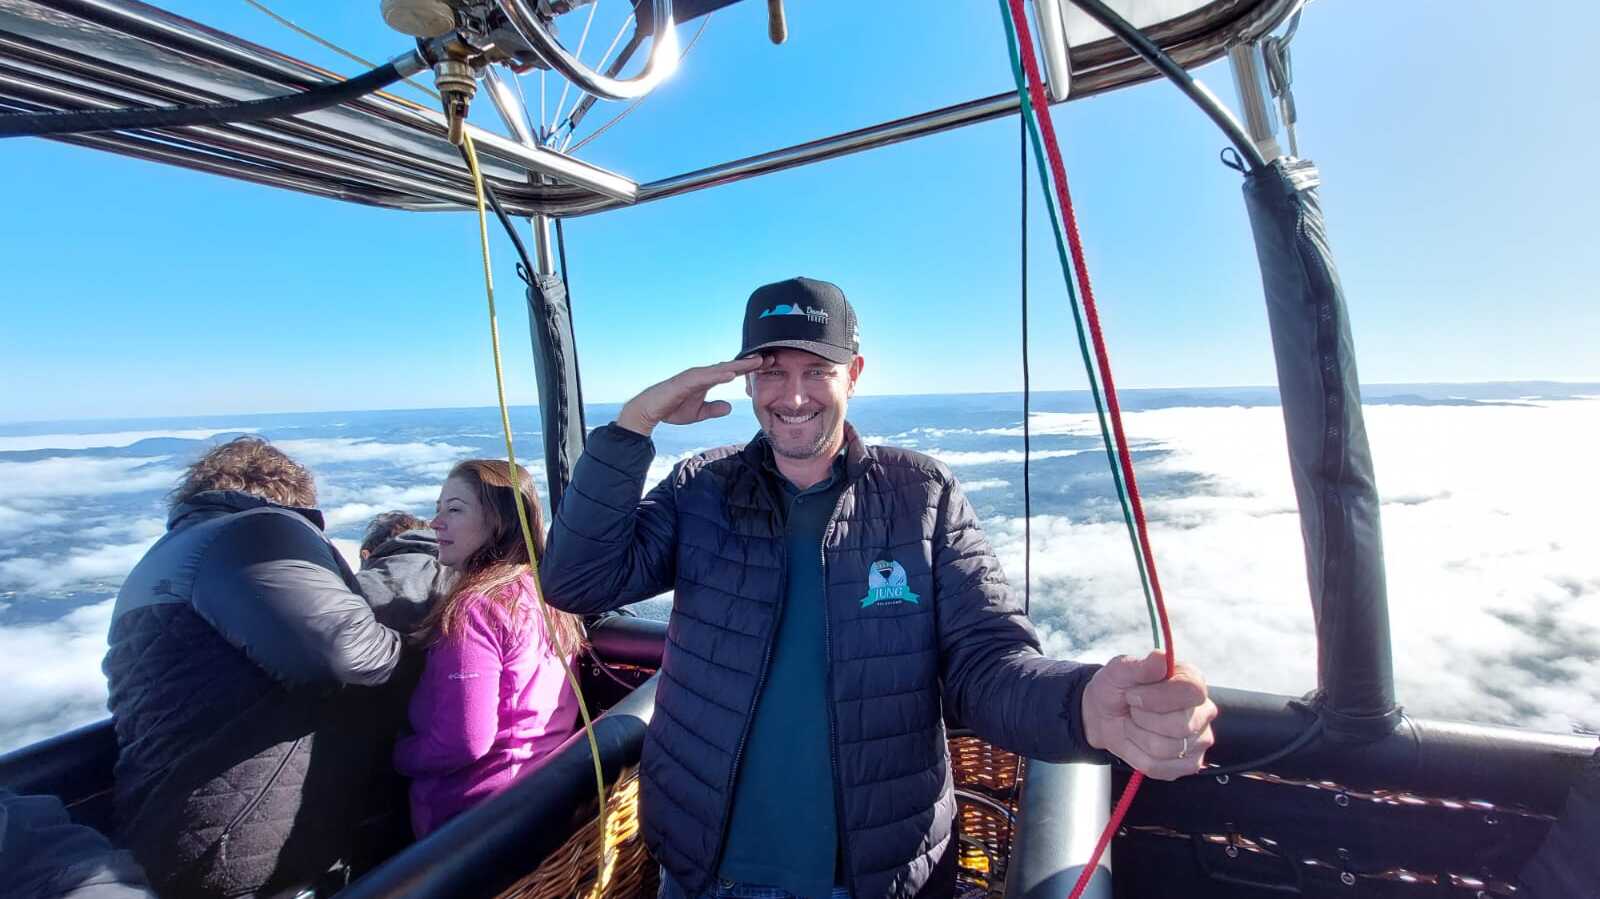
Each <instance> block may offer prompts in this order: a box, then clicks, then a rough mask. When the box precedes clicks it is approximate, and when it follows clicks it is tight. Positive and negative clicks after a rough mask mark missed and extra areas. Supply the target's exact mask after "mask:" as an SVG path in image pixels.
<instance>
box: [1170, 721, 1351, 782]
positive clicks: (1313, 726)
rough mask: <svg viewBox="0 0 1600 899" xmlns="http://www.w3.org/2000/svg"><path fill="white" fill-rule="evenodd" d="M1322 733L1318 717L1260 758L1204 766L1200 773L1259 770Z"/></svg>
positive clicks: (1298, 749)
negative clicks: (1279, 746) (1291, 738)
mask: <svg viewBox="0 0 1600 899" xmlns="http://www.w3.org/2000/svg"><path fill="white" fill-rule="evenodd" d="M1321 734H1322V719H1321V718H1318V719H1317V720H1315V721H1313V722H1311V723H1310V724H1308V725H1306V729H1305V730H1303V731H1301V732H1300V735H1299V736H1297V737H1295V738H1294V739H1293V740H1290V741H1289V742H1288V743H1287V744H1286V745H1284V746H1283V747H1282V748H1280V749H1277V750H1275V751H1273V752H1269V753H1267V754H1266V755H1264V756H1262V757H1260V758H1257V759H1251V760H1250V761H1248V762H1240V763H1238V764H1237V765H1224V766H1221V767H1217V768H1203V769H1201V770H1200V772H1199V773H1200V774H1209V775H1211V776H1213V777H1222V776H1223V775H1227V774H1238V773H1239V772H1241V771H1258V770H1260V769H1262V768H1265V767H1266V766H1268V765H1270V764H1272V763H1273V762H1279V761H1282V760H1284V759H1286V758H1288V757H1289V756H1291V755H1294V754H1295V753H1297V752H1299V751H1300V750H1302V749H1304V748H1306V747H1307V746H1308V745H1310V744H1311V741H1312V740H1315V739H1316V738H1317V737H1318V736H1320V735H1321Z"/></svg>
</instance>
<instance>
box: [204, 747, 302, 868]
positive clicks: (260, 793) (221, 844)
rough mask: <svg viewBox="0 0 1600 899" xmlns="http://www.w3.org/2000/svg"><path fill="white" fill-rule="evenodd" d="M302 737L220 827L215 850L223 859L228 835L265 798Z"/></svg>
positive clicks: (226, 848) (225, 854) (286, 765)
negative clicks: (253, 795)
mask: <svg viewBox="0 0 1600 899" xmlns="http://www.w3.org/2000/svg"><path fill="white" fill-rule="evenodd" d="M304 739H305V737H296V738H295V741H294V743H292V744H290V746H289V751H288V752H286V753H284V754H283V758H281V759H279V760H278V767H276V768H274V769H273V771H272V776H271V777H269V778H267V782H266V784H264V785H263V786H262V787H261V789H260V790H257V791H256V795H255V797H254V798H252V799H251V800H250V802H249V804H248V805H246V806H245V807H244V808H243V809H240V811H239V814H237V815H234V816H233V820H232V821H229V822H228V826H227V827H224V828H222V835H221V836H219V837H218V838H217V845H218V850H217V851H218V854H219V856H220V857H221V859H222V860H223V861H226V860H227V858H228V837H229V836H230V835H231V834H232V833H233V829H234V828H235V827H238V826H239V823H240V822H241V821H243V820H244V819H245V818H247V817H249V816H250V813H251V812H253V811H255V810H256V806H258V805H260V804H261V800H263V799H265V798H267V793H269V792H271V791H272V787H273V786H274V785H275V784H277V782H278V778H279V776H281V775H282V774H283V769H284V768H286V767H288V765H289V759H291V758H293V757H294V754H295V751H296V750H298V749H299V748H300V741H301V740H304Z"/></svg>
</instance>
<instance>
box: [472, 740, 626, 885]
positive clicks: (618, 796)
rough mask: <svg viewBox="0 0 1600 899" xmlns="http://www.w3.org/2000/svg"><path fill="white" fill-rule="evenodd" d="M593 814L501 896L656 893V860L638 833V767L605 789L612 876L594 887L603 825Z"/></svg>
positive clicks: (607, 836)
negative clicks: (598, 822) (600, 833)
mask: <svg viewBox="0 0 1600 899" xmlns="http://www.w3.org/2000/svg"><path fill="white" fill-rule="evenodd" d="M596 820H597V819H591V820H590V821H589V822H588V823H586V824H584V825H583V827H582V828H580V829H579V830H578V832H577V833H574V834H573V835H572V836H570V837H568V838H567V841H566V842H565V843H563V844H561V848H559V849H557V850H556V851H555V852H553V853H551V854H550V857H549V858H547V859H545V861H544V864H542V865H540V866H539V868H538V869H537V870H535V871H534V872H533V873H532V874H529V875H528V876H527V877H524V878H522V879H521V880H519V881H517V883H516V885H515V886H513V887H511V889H509V890H506V891H505V892H504V893H501V894H500V896H501V899H573V897H584V899H636V897H648V896H654V895H655V894H656V882H657V874H656V863H655V860H654V859H652V858H651V857H650V853H649V852H647V851H645V848H644V839H643V838H641V837H640V835H639V769H638V768H636V767H635V768H629V769H627V770H625V771H623V772H622V776H621V777H619V778H618V779H617V782H616V783H615V784H614V785H613V786H612V787H611V788H610V789H609V790H607V791H606V835H605V836H606V847H607V852H608V854H609V856H610V860H611V871H610V872H609V874H610V876H609V877H607V878H605V882H604V883H603V884H601V888H600V889H596V888H595V869H596V866H597V863H598V862H599V851H598V850H599V846H598V841H599V838H600V837H599V827H598V826H597V824H596Z"/></svg>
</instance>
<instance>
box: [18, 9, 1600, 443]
mask: <svg viewBox="0 0 1600 899" xmlns="http://www.w3.org/2000/svg"><path fill="white" fill-rule="evenodd" d="M163 5H165V6H167V7H169V8H172V9H174V10H175V11H177V12H179V13H181V14H185V15H189V16H191V17H194V18H197V19H199V20H200V21H203V22H206V23H208V24H211V25H214V26H216V27H219V28H222V29H224V30H228V31H232V32H234V33H238V34H241V35H244V36H245V37H247V38H249V39H251V40H255V41H257V42H260V43H264V44H268V45H271V46H274V47H277V48H279V49H282V50H284V51H286V52H288V53H291V54H293V55H297V56H301V57H303V58H306V59H309V60H312V61H314V62H318V63H321V64H324V65H327V66H328V67H330V68H334V69H336V70H338V71H342V72H346V73H352V72H353V71H354V69H355V68H356V67H355V66H354V64H352V63H348V62H345V61H343V60H340V59H339V58H337V57H333V56H331V55H330V54H328V53H326V51H323V50H321V48H318V47H316V46H314V45H311V44H309V43H308V42H306V41H305V40H304V39H303V38H300V37H298V36H296V35H294V34H292V33H290V32H287V31H284V30H283V29H282V28H281V27H280V26H278V25H276V24H274V23H273V22H271V21H270V20H268V19H266V18H265V17H264V16H262V15H261V14H260V13H258V12H256V11H254V10H252V9H251V8H249V7H248V6H246V5H245V4H244V3H242V2H237V3H235V2H218V0H204V2H202V0H186V2H171V0H169V2H166V3H164V4H163ZM934 6H937V9H938V15H937V16H934V17H928V16H925V15H924V16H914V15H912V14H911V13H912V11H922V10H927V9H930V8H933V7H934ZM277 7H278V8H279V9H280V10H281V11H282V12H284V13H285V14H287V15H289V16H291V17H292V18H295V19H297V20H298V21H300V22H301V23H302V24H305V25H308V26H310V27H313V28H314V29H316V30H318V31H320V32H322V33H324V34H326V35H327V36H329V37H330V38H333V39H334V40H337V41H340V42H341V43H344V44H346V45H347V46H349V47H351V48H352V49H356V50H358V51H360V52H363V53H365V54H367V55H369V56H374V57H387V56H390V55H393V54H394V53H396V52H399V51H400V50H402V49H404V46H405V42H404V41H403V40H402V39H400V38H399V37H398V36H397V35H394V34H392V33H390V32H388V31H387V29H385V28H384V26H383V25H382V24H381V22H380V21H379V19H378V17H377V14H376V4H374V3H360V4H339V5H329V4H321V3H312V2H305V0H302V2H291V0H279V3H278V4H277ZM1504 10H1505V7H1504V5H1503V4H1490V3H1487V2H1471V3H1457V4H1451V5H1450V6H1449V11H1448V15H1446V14H1445V13H1444V8H1443V7H1441V6H1438V5H1432V4H1388V3H1382V4H1380V3H1377V2H1374V0H1341V2H1331V0H1320V2H1315V3H1313V4H1311V6H1310V8H1309V9H1308V10H1307V12H1306V15H1305V20H1304V23H1303V25H1302V28H1301V30H1300V34H1299V36H1298V37H1297V39H1296V41H1295V44H1294V62H1295V76H1296V77H1295V90H1296V97H1297V100H1298V102H1299V107H1300V110H1301V118H1302V121H1301V125H1300V145H1301V148H1302V151H1303V152H1304V153H1305V155H1307V156H1309V157H1310V158H1312V159H1314V160H1316V161H1317V162H1318V163H1319V164H1320V165H1321V167H1322V171H1323V174H1324V179H1325V186H1324V193H1323V200H1324V206H1325V209H1326V211H1327V216H1328V221H1329V227H1330V230H1331V235H1332V239H1333V244H1334V249H1335V252H1336V255H1337V258H1338V260H1339V263H1340V266H1341V273H1342V277H1343V281H1344V285H1345V288H1346V291H1347V295H1348V299H1349V303H1350V307H1351V316H1352V323H1353V327H1354V332H1355V337H1356V345H1357V349H1358V356H1359V359H1360V366H1361V373H1362V376H1363V378H1364V379H1365V380H1367V381H1369V382H1380V381H1382V382H1398V381H1487V380H1521V379H1541V378H1549V379H1558V380H1597V379H1600V363H1596V362H1595V359H1596V358H1597V356H1596V353H1595V352H1594V350H1593V349H1592V348H1591V346H1590V344H1591V342H1592V339H1593V338H1592V335H1593V334H1595V333H1596V332H1597V330H1600V329H1597V326H1600V311H1597V310H1600V305H1597V304H1596V303H1595V302H1594V300H1595V293H1596V291H1595V288H1594V286H1593V283H1594V277H1593V267H1594V263H1593V259H1594V253H1593V251H1592V248H1591V244H1592V241H1593V236H1594V226H1593V222H1592V213H1591V212H1590V210H1592V209H1594V208H1595V207H1596V206H1597V205H1600V204H1597V201H1600V187H1597V185H1596V183H1595V181H1594V179H1590V178H1586V177H1582V176H1581V173H1582V172H1584V171H1586V170H1587V169H1588V168H1589V167H1591V165H1592V160H1593V158H1594V149H1593V146H1594V140H1595V138H1596V136H1597V133H1596V132H1597V127H1600V126H1597V125H1596V122H1597V116H1596V113H1597V112H1600V109H1597V107H1600V92H1596V91H1595V89H1594V87H1593V84H1592V80H1591V77H1590V75H1589V73H1588V72H1587V71H1585V70H1584V68H1583V66H1582V62H1581V60H1580V59H1579V58H1578V56H1577V55H1576V54H1572V53H1557V52H1552V50H1551V44H1550V43H1549V41H1548V29H1549V28H1550V25H1551V23H1552V22H1557V23H1560V28H1561V30H1562V31H1564V32H1567V33H1585V32H1593V31H1594V29H1595V26H1596V25H1597V24H1600V13H1597V12H1596V10H1595V9H1594V8H1593V7H1591V6H1589V5H1587V4H1578V3H1564V4H1557V3H1541V4H1538V10H1537V11H1529V12H1528V14H1526V15H1519V16H1516V17H1508V16H1507V15H1506V14H1505V11H1504ZM685 38H687V33H686V34H685ZM1201 75H1202V77H1203V78H1204V79H1205V80H1206V81H1207V83H1208V84H1210V85H1211V86H1212V87H1213V88H1214V89H1216V90H1217V92H1218V93H1219V94H1221V95H1222V96H1224V97H1225V98H1227V99H1230V100H1231V98H1232V89H1231V84H1230V81H1229V78H1228V73H1227V70H1226V68H1225V67H1224V66H1221V65H1213V66H1212V67H1210V68H1208V69H1206V70H1204V71H1203V72H1202V73H1201ZM536 84H537V82H536V81H531V82H529V85H530V87H531V86H533V85H536ZM1008 86H1009V72H1008V70H1007V64H1006V57H1005V48H1004V41H1003V39H1002V36H1001V29H1000V20H999V14H998V7H997V6H996V5H995V4H994V3H992V2H988V0H969V2H963V3H954V4H937V5H930V4H921V3H912V2H909V0H894V2H889V0H884V2H881V3H867V4H862V3H847V2H843V0H828V2H823V0H814V2H807V3H803V4H799V3H797V4H791V9H790V41H789V43H788V44H786V45H784V46H782V47H773V46H771V45H769V44H768V43H767V42H766V39H765V22H764V4H758V3H745V4H742V5H741V6H736V7H734V8H731V9H729V10H725V11H723V12H720V13H718V14H716V16H715V17H714V18H713V19H712V21H711V23H710V25H709V28H708V29H707V32H706V34H705V36H704V38H703V39H702V40H701V41H700V43H699V45H698V46H697V47H696V48H695V49H694V51H693V53H692V54H691V55H690V56H689V57H688V59H687V60H686V62H685V64H684V66H683V68H682V70H681V71H680V73H679V75H678V76H677V77H676V78H675V80H674V81H672V82H671V83H669V84H668V85H667V86H665V87H664V88H662V89H661V90H659V91H658V92H657V94H656V95H654V96H652V97H651V98H650V99H649V100H647V101H646V102H645V104H644V105H643V106H642V107H641V108H640V109H639V111H638V112H637V113H636V114H634V115H633V116H632V117H631V118H630V119H628V120H627V121H626V122H624V123H623V124H621V125H619V126H618V127H617V128H615V129H613V130H612V131H611V132H609V133H607V134H606V135H605V136H604V137H602V138H600V139H599V140H597V141H596V142H595V143H594V144H592V145H591V147H590V148H586V150H585V153H584V155H585V157H586V158H588V159H590V160H592V161H594V162H596V163H598V164H601V165H605V166H607V167H611V168H613V169H616V170H617V171H620V172H623V173H625V174H627V175H629V176H631V177H634V178H636V179H638V180H640V181H647V180H653V179H656V178H660V177H665V176H669V175H672V174H676V173H678V172H681V171H685V170H688V169H692V168H697V167H700V166H703V165H707V164H711V163H715V162H719V161H723V160H726V159H731V158H734V157H737V156H741V155H745V154H748V153H754V152H760V151H763V150H767V149H772V148H775V147H779V146H784V145H788V144H791V143H795V142H799V141H802V140H807V139H811V138H815V137H819V136H822V135H825V134H831V133H835V132H838V131H842V130H846V129H850V128H855V127H860V126H863V125H867V124H872V123H875V122H878V121H882V120H886V119H890V118H894V117H897V116H902V115H907V114H911V113H914V112H919V111H922V110H925V109H929V108H933V107H936V106H941V105H945V104H948V103H954V102H958V101H962V100H966V99H971V98H973V97H977V96H984V95H988V94H992V93H996V92H998V91H1000V90H1004V89H1006V88H1007V87H1008ZM551 102H552V104H553V102H554V97H553V92H552V98H551ZM479 107H480V108H479V109H478V110H477V111H478V113H479V114H480V115H479V116H478V118H479V119H480V120H481V121H482V122H483V123H484V124H485V125H493V124H495V122H494V120H493V118H492V110H491V109H490V108H489V107H488V104H487V102H486V101H484V102H481V103H480V104H479ZM1054 115H1055V117H1056V123H1057V128H1058V130H1059V131H1060V133H1061V135H1062V139H1063V141H1064V151H1065V153H1066V157H1067V164H1068V170H1069V174H1070V177H1071V180H1072V187H1073V193H1074V198H1075V200H1076V201H1077V204H1078V211H1079V218H1080V222H1081V223H1082V226H1083V230H1084V235H1085V240H1086V244H1087V248H1088V253H1089V261H1090V270H1091V273H1092V274H1093V276H1094V280H1095V285H1096V292H1097V294H1098V295H1099V297H1100V301H1101V312H1102V317H1103V319H1104V322H1105V325H1106V329H1107V337H1108V340H1109V342H1110V346H1111V351H1112V357H1113V360H1114V362H1115V364H1116V372H1117V377H1118V382H1119V384H1121V385H1124V386H1217V385H1243V384H1270V383H1272V381H1273V370H1272V361H1271V351H1270V346H1269V343H1268V337H1267V326H1266V317H1265V314H1264V310H1263V308H1262V304H1261V299H1260V282H1259V274H1258V272H1257V269H1256V265H1255V257H1254V250H1253V248H1252V246H1251V244H1250V240H1249V229H1248V223H1247V221H1246V218H1245V214H1244V210H1243V206H1242V203H1241V201H1240V196H1239V179H1238V177H1237V175H1235V174H1234V173H1233V172H1231V171H1229V170H1228V169H1226V168H1223V167H1222V166H1221V165H1220V164H1218V163H1217V161H1216V158H1217V157H1216V154H1217V150H1218V149H1219V148H1220V147H1221V145H1222V140H1221V138H1220V136H1219V135H1218V134H1217V133H1216V132H1215V131H1214V130H1212V128H1211V126H1210V125H1209V123H1207V122H1206V120H1205V119H1204V118H1203V117H1202V116H1201V115H1200V114H1199V113H1198V112H1197V111H1195V110H1193V109H1192V108H1191V107H1189V106H1187V105H1186V104H1185V102H1184V101H1182V99H1181V98H1180V97H1179V96H1178V95H1177V94H1176V92H1175V91H1173V90H1172V89H1170V88H1168V87H1167V86H1165V85H1159V84H1158V85H1150V86H1145V87H1140V88H1136V89H1131V90H1127V91H1123V92H1119V93H1117V94H1113V95H1110V96H1105V97H1100V98H1095V99H1091V100H1088V101H1084V102H1080V103H1071V104H1067V105H1065V106H1058V107H1056V109H1055V110H1054ZM605 117H606V116H605V115H604V114H603V112H602V111H599V110H597V111H596V113H595V114H594V115H592V116H591V118H590V122H591V123H597V122H599V121H603V120H604V118H605ZM1017 164H1018V159H1017V123H1016V120H1015V119H1014V118H1013V119H1007V120H1002V121H999V122H993V123H988V124H985V125H980V126H976V127H973V128H969V129H965V130H963V131H959V132H954V133H948V134H944V135H940V136H936V137H934V138H931V139H928V140H924V141H921V142H917V143H912V144H902V145H897V146H894V147H890V148H885V149H879V150H875V151H871V152H868V153H864V154H858V155H855V156H851V157H847V158H845V159H842V160H838V161H835V162H832V163H830V164H826V165H823V166H820V167H812V168H808V169H802V170H798V171H792V172H788V173H783V174H780V175H776V176H772V177H769V178H766V179H759V180H756V181H753V182H745V183H742V184H737V185H732V186H729V187H725V188H721V189H716V190H712V191H707V192H702V193H698V194H693V195H688V196H684V197H679V198H675V199H671V200H666V201H662V202H659V203H654V204H647V205H644V206H640V207H637V208H632V209H625V210H619V211H616V212H612V213H607V214H604V215H600V216H593V217H585V218H580V219H574V220H571V221H569V222H568V223H567V238H568V256H569V261H570V265H571V278H572V289H573V294H574V301H575V317H576V321H577V328H578V337H579V350H580V355H581V357H582V359H583V362H584V365H585V370H584V386H585V388H586V390H587V392H588V397H587V398H588V399H590V400H594V401H613V400H622V399H626V398H627V397H628V396H629V395H631V394H632V393H633V392H635V391H636V390H638V389H639V388H641V387H643V386H645V385H646V384H648V383H651V382H653V381H655V380H658V379H660V378H662V377H666V376H668V375H670V374H672V373H673V372H674V371H676V370H678V369H680V368H682V367H684V366H687V365H692V364H699V363H703V362H709V361H715V360H717V359H720V358H725V357H726V356H727V355H729V354H731V352H732V351H733V350H734V349H735V347H736V343H737V340H738V314H739V310H740V309H741V308H742V303H743V300H744V297H745V296H746V295H747V294H748V293H749V291H750V290H751V289H752V288H754V287H755V286H757V285H759V284H761V283H764V282H767V281H771V280H776V279H779V278H783V277H787V276H790V275H794V274H807V275H811V276H813V277H820V278H827V279H829V280H833V281H836V282H838V283H839V284H840V285H842V286H843V287H844V289H845V290H846V292H847V293H848V294H849V295H850V296H851V298H852V300H853V301H854V302H855V303H856V305H857V308H858V311H859V313H860V318H861V321H862V331H863V342H864V347H863V352H864V353H865V355H866V356H867V359H868V365H867V370H866V373H865V375H864V379H863V382H862V390H863V392H867V393H930V392H958V391H959V392H966V391H997V390H1013V389H1016V388H1017V387H1018V385H1019V384H1020V373H1019V371H1018V364H1017V351H1018V335H1017V324H1018V319H1017V302H1018V301H1017V296H1018V293H1017V292H1018V271H1017V268H1018V259H1017V251H1018V245H1017V232H1018V222H1017V202H1018V192H1017ZM0 188H3V195H4V196H5V198H6V203H5V206H6V210H7V214H5V215H4V216H0V269H3V270H4V272H5V280H6V289H5V303H4V306H5V317H4V321H5V324H4V326H3V328H0V352H3V353H4V354H5V358H6V360H7V365H6V369H7V375H6V377H5V379H4V383H3V388H0V421H26V420H43V419H69V418H85V417H133V416H176V415H186V414H195V415H202V414H221V413H245V412H266V411H314V410H328V409H362V408H404V407H432V406H478V405H486V404H489V403H492V402H493V399H494V391H493V381H492V374H491V370H490V367H489V361H488V360H489V356H488V350H487V328H486V325H485V320H484V311H483V298H482V286H481V276H480V270H479V261H478V257H477V237H476V222H475V220H474V219H473V218H472V217H471V216H470V215H467V214H454V213H451V214H437V213H432V214H415V213H401V212H390V211H383V210H374V209H368V208H364V207H358V206H354V205H347V204H339V203H335V202H332V201H328V200H323V199H317V198H313V197H308V196H302V195H298V194H291V193H288V192H283V191H274V190H270V189H267V188H263V187H259V186H256V185H250V184H245V183H243V182H235V181H230V180H226V179H221V178H217V177H213V176H207V175H201V174H198V173H192V172H188V171H183V170H178V169H171V168H165V167H160V166H156V165H153V164H150V163H145V162H140V161H137V160H132V159H127V158H123V157H118V156H112V155H108V154H104V153H97V152H92V151H88V150H83V149H79V148H75V147H70V146H66V145H61V144H56V143H51V142H45V141H38V140H9V141H5V142H3V143H0ZM1036 189H1037V186H1035V191H1036ZM1032 205H1033V208H1034V209H1035V211H1036V212H1038V211H1040V210H1041V204H1039V203H1038V202H1037V193H1035V194H1034V195H1033V197H1032ZM1032 229H1033V236H1032V242H1031V244H1030V247H1031V249H1032V256H1033V262H1034V264H1033V266H1032V271H1031V275H1030V284H1031V286H1032V291H1033V300H1034V305H1033V308H1034V313H1033V315H1034V320H1033V329H1034V330H1033V333H1034V341H1035V342H1034V345H1033V346H1034V358H1035V381H1034V383H1035V386H1036V388H1038V389H1063V388H1073V387H1080V386H1082V384H1083V378H1082V374H1081V371H1079V369H1078V362H1077V359H1076V353H1075V351H1074V350H1073V337H1072V334H1071V330H1070V328H1071V326H1070V321H1069V319H1068V317H1067V315H1066V313H1065V301H1064V294H1063V292H1062V289H1061V281H1060V277H1059V272H1058V270H1057V269H1056V267H1055V261H1054V256H1053V253H1052V252H1051V246H1050V238H1049V234H1048V230H1047V227H1046V225H1045V222H1044V221H1043V219H1042V217H1037V216H1036V217H1035V220H1034V222H1033V225H1032ZM494 248H495V253H496V276H497V282H498V284H499V285H500V287H501V293H500V297H501V300H502V303H501V307H502V313H503V318H502V322H501V327H502V334H503V335H504V339H505V342H506V349H507V358H508V360H509V361H510V363H511V365H512V369H513V371H512V399H513V401H514V402H523V403H526V402H532V401H533V398H534V390H533V381H532V365H531V362H530V361H529V357H528V355H527V336H526V335H527V331H526V320H525V317H524V316H523V314H522V312H521V308H520V306H521V303H520V300H519V294H518V292H517V290H516V289H515V288H517V287H520V282H518V281H517V280H516V278H515V276H514V274H513V272H512V267H513V262H514V260H513V257H512V254H511V249H510V246H509V244H508V243H507V242H506V241H505V240H504V238H503V237H500V236H498V235H497V236H496V237H495V242H494Z"/></svg>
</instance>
